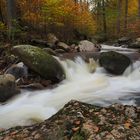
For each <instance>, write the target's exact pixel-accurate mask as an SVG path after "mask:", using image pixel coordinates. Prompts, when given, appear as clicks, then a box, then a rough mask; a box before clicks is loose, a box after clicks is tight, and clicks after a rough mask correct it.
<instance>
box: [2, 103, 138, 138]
mask: <svg viewBox="0 0 140 140" xmlns="http://www.w3.org/2000/svg"><path fill="white" fill-rule="evenodd" d="M139 138H140V108H139V107H134V106H124V105H119V104H115V105H111V106H109V107H106V108H105V107H98V106H94V105H90V104H85V103H82V102H78V101H70V102H69V103H67V104H66V105H65V106H64V107H63V108H62V109H61V110H60V111H59V112H58V113H56V114H55V115H54V116H52V117H51V118H49V119H48V120H46V121H44V122H42V123H38V124H35V125H32V126H28V127H20V126H19V127H15V128H11V129H9V130H4V131H1V132H0V140H91V139H93V140H103V139H104V140H112V139H113V140H121V139H123V140H125V139H127V140H132V139H135V140H139Z"/></svg>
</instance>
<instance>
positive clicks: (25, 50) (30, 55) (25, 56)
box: [13, 45, 65, 82]
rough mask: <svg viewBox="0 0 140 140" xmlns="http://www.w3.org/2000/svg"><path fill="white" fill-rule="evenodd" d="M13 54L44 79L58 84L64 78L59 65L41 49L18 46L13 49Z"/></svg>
mask: <svg viewBox="0 0 140 140" xmlns="http://www.w3.org/2000/svg"><path fill="white" fill-rule="evenodd" d="M13 53H14V54H15V55H17V56H18V57H19V58H20V60H21V61H22V62H23V63H24V64H25V65H26V66H27V67H29V68H30V69H31V70H33V71H34V72H36V73H38V74H39V75H40V76H42V77H44V78H45V79H48V80H51V81H54V82H58V81H62V80H63V79H64V78H65V74H64V70H63V68H62V66H61V65H60V63H59V62H58V61H57V60H56V59H55V58H54V57H53V56H51V55H49V54H48V53H46V52H45V51H44V50H42V49H41V48H38V47H35V46H31V45H18V46H14V47H13Z"/></svg>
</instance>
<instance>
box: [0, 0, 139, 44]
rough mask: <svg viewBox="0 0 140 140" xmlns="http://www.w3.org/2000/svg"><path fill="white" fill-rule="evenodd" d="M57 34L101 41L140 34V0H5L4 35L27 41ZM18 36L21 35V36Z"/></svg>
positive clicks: (0, 32)
mask: <svg viewBox="0 0 140 140" xmlns="http://www.w3.org/2000/svg"><path fill="white" fill-rule="evenodd" d="M48 33H54V34H56V35H57V36H58V37H59V38H61V39H62V40H63V41H66V42H73V41H76V40H80V39H82V38H87V39H92V38H96V40H98V41H99V42H104V41H107V40H113V39H116V38H119V37H122V36H129V37H131V38H136V37H138V36H139V35H140V0H20V1H18V0H7V1H5V0H1V1H0V38H1V39H2V40H7V39H9V40H20V41H27V40H28V38H29V36H30V38H32V37H33V36H34V38H35V37H36V38H45V35H46V34H48ZM17 37H18V38H17Z"/></svg>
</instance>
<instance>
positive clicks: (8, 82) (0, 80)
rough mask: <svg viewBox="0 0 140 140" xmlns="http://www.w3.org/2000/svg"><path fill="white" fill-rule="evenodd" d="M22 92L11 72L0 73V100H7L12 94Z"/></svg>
mask: <svg viewBox="0 0 140 140" xmlns="http://www.w3.org/2000/svg"><path fill="white" fill-rule="evenodd" d="M18 93H20V91H19V89H18V88H17V86H16V83H15V77H14V76H13V75H11V74H5V75H0V102H5V101H7V100H8V99H9V98H11V97H12V96H14V95H16V94H18Z"/></svg>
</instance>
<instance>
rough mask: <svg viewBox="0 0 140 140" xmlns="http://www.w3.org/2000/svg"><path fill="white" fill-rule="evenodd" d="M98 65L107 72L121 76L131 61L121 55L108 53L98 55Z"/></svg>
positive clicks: (112, 52)
mask: <svg viewBox="0 0 140 140" xmlns="http://www.w3.org/2000/svg"><path fill="white" fill-rule="evenodd" d="M99 63H100V65H101V66H102V67H104V68H105V69H106V70H107V71H108V72H110V73H112V74H116V75H121V74H122V73H123V72H124V71H125V69H126V68H127V67H128V66H129V65H130V64H131V60H130V59H129V58H128V57H127V56H125V55H123V54H120V53H117V52H114V51H109V52H103V53H101V54H100V58H99Z"/></svg>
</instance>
